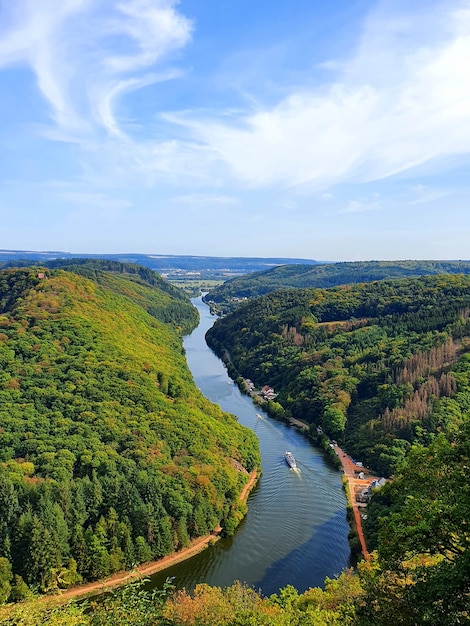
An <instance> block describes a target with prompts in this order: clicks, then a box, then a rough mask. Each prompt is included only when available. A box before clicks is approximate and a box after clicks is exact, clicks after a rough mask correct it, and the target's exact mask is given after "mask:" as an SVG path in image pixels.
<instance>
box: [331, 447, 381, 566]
mask: <svg viewBox="0 0 470 626" xmlns="http://www.w3.org/2000/svg"><path fill="white" fill-rule="evenodd" d="M334 451H335V452H336V454H337V456H338V458H339V460H340V461H341V465H342V467H343V471H344V476H345V479H346V494H347V497H348V504H349V506H350V507H351V510H352V513H353V517H354V522H355V527H356V533H357V537H358V539H359V542H360V544H361V551H362V554H363V556H364V559H365V560H366V561H368V560H369V559H370V554H369V551H368V549H367V544H366V539H365V537H364V531H363V530H362V519H361V511H360V510H359V506H358V503H357V501H356V487H361V488H365V487H367V486H368V485H369V484H370V483H371V481H372V480H374V479H375V478H377V477H376V476H372V475H370V474H369V473H368V475H367V478H365V477H364V478H358V477H357V476H356V474H357V473H358V467H357V465H355V464H354V462H353V461H352V460H351V459H350V457H349V456H348V455H347V454H346V452H344V450H342V449H341V448H340V447H339V446H334ZM360 473H361V474H364V472H360Z"/></svg>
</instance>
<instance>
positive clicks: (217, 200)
mask: <svg viewBox="0 0 470 626" xmlns="http://www.w3.org/2000/svg"><path fill="white" fill-rule="evenodd" d="M171 202H172V203H173V204H178V205H182V206H188V207H195V208H202V207H236V206H238V205H239V204H240V201H239V200H238V198H234V197H233V196H226V195H223V194H211V193H190V194H183V195H180V196H174V197H173V198H171Z"/></svg>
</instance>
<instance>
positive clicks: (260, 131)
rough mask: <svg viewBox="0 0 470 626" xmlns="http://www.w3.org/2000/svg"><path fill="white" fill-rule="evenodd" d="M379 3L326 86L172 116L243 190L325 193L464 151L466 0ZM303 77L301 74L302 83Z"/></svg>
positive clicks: (467, 133) (468, 110) (469, 54)
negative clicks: (232, 113) (240, 107)
mask: <svg viewBox="0 0 470 626" xmlns="http://www.w3.org/2000/svg"><path fill="white" fill-rule="evenodd" d="M394 10H396V7H395V6H394V4H393V3H386V4H385V3H384V4H383V5H381V7H380V8H379V9H378V10H377V11H376V12H375V13H374V14H373V15H372V16H371V17H370V18H369V20H368V22H367V24H366V25H365V30H364V33H363V37H362V42H361V45H360V46H359V48H358V50H357V52H356V53H355V55H353V57H352V58H351V59H350V60H349V61H348V62H343V63H342V64H341V65H340V66H338V68H339V67H341V68H343V69H342V71H341V72H340V74H339V76H338V78H337V80H336V81H335V82H334V83H333V84H330V85H329V86H325V85H321V86H319V87H318V88H317V87H316V86H315V85H311V86H310V88H309V87H307V86H306V87H304V88H303V89H297V90H296V91H295V92H293V93H292V94H291V95H290V96H289V97H287V98H285V99H283V100H282V101H280V102H279V103H278V104H277V105H276V106H274V107H270V108H262V107H259V108H258V109H257V110H255V111H252V112H246V113H245V115H243V116H239V117H238V118H237V119H236V120H235V123H233V121H232V120H231V119H228V120H223V119H222V120H221V119H211V118H208V117H207V116H204V118H202V119H197V118H195V117H194V116H192V117H189V116H187V115H185V116H180V117H179V118H178V117H174V118H173V120H174V121H178V122H179V123H180V124H183V125H185V126H186V127H187V128H188V129H190V130H191V132H192V133H193V136H194V137H195V138H197V139H199V140H200V141H202V142H203V143H204V144H206V145H207V146H209V147H210V148H212V149H213V151H214V152H215V153H216V154H217V155H218V157H219V158H220V159H221V160H222V161H223V162H224V163H225V164H226V165H227V167H228V169H229V171H230V172H231V173H232V174H233V175H234V176H235V177H236V178H238V179H240V180H242V181H243V182H244V183H246V184H248V185H251V186H268V185H284V186H292V185H302V184H310V185H312V186H313V187H327V186H329V185H332V184H335V183H337V182H342V181H353V182H364V181H371V180H377V179H382V178H386V177H390V176H392V175H394V174H396V173H398V172H401V171H405V170H408V169H411V168H413V167H415V166H416V165H419V164H422V163H425V162H429V161H432V160H435V159H438V158H439V157H445V156H447V155H450V154H453V155H459V154H460V155H461V154H464V153H468V152H470V64H469V63H468V61H467V60H468V59H469V58H470V3H469V2H468V0H465V1H462V2H454V3H452V4H451V3H449V2H442V3H433V6H432V10H431V8H430V7H429V10H428V7H426V11H424V10H423V6H422V7H421V10H420V11H418V10H414V9H413V6H408V7H406V8H405V9H403V11H402V13H401V14H394V13H393V11H394ZM308 82H309V77H308V76H306V77H305V84H306V85H308Z"/></svg>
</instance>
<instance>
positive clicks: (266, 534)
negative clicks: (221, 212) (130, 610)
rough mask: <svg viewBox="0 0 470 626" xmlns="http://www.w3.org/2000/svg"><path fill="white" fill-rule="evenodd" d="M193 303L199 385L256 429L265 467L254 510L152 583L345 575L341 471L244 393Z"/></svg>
mask: <svg viewBox="0 0 470 626" xmlns="http://www.w3.org/2000/svg"><path fill="white" fill-rule="evenodd" d="M193 304H194V305H195V306H196V307H197V308H198V310H199V313H200V316H201V322H200V324H199V326H198V327H197V328H196V330H194V332H193V333H192V334H191V335H189V336H187V337H186V338H185V340H184V347H185V349H186V357H187V360H188V364H189V367H190V369H191V371H192V373H193V376H194V379H195V382H196V385H197V386H198V387H199V388H200V389H201V391H202V392H203V394H204V395H205V396H206V397H207V398H209V399H210V400H212V401H213V402H216V403H217V404H219V405H220V406H221V407H222V409H223V410H224V411H228V412H229V413H234V414H235V415H236V416H237V417H238V420H239V421H240V423H241V424H243V425H244V426H248V427H249V428H251V429H252V430H254V432H255V433H256V435H257V436H258V439H259V444H260V450H261V458H262V472H263V473H262V476H261V478H260V480H259V482H258V485H257V487H256V488H255V489H254V491H253V492H252V493H251V495H250V497H249V499H248V515H247V516H246V518H245V520H243V522H242V523H241V525H240V526H239V528H238V529H237V531H236V533H235V536H234V537H231V538H229V539H223V540H221V541H218V542H217V543H216V544H214V545H213V546H211V547H210V548H208V549H207V550H204V551H203V552H201V553H200V554H198V555H196V556H194V557H193V558H191V559H188V560H187V561H184V562H183V563H179V564H178V565H175V566H173V567H171V568H169V569H167V570H165V571H164V572H159V573H158V574H155V575H154V576H153V577H152V583H151V584H152V586H154V587H157V586H158V587H159V586H161V585H162V584H163V581H164V580H165V579H166V578H167V577H168V576H174V577H175V580H174V583H175V584H176V586H177V587H186V588H187V589H189V590H192V589H194V587H195V585H196V584H198V583H201V582H205V583H208V584H209V585H217V586H221V587H225V586H227V585H231V584H232V583H233V582H234V581H235V580H240V581H242V582H246V583H248V584H249V585H252V586H254V587H255V588H256V589H260V590H261V591H262V593H263V594H265V595H269V594H271V593H275V592H277V590H278V589H279V588H280V587H285V586H286V585H288V584H291V585H293V586H294V587H296V588H297V589H298V590H299V591H304V590H305V589H308V588H309V587H314V586H322V585H323V582H324V579H325V577H326V576H329V577H333V576H335V575H336V574H339V573H340V572H341V570H342V569H344V568H345V567H347V566H348V564H349V555H350V551H349V546H348V541H347V536H348V525H347V522H346V500H345V496H344V492H343V490H342V487H341V476H340V474H339V472H337V471H336V470H334V469H332V468H331V467H330V466H329V465H327V463H326V462H325V460H324V458H323V457H322V455H321V453H320V452H318V451H317V450H316V449H315V448H312V446H311V445H310V444H309V443H308V441H307V440H306V438H305V437H303V436H302V435H301V434H299V433H298V432H297V431H296V430H294V429H293V428H290V427H289V426H286V425H285V424H283V423H280V422H276V421H274V420H271V419H270V418H268V417H267V415H266V414H265V413H264V412H263V411H262V410H260V408H259V407H255V405H254V404H253V403H252V402H251V400H250V399H249V398H248V397H247V396H245V395H243V394H241V393H240V391H239V390H238V387H237V386H236V385H235V384H234V383H233V381H231V379H230V378H229V377H228V375H227V371H226V369H225V367H224V365H223V363H222V362H221V361H220V359H218V358H217V357H216V356H215V354H214V353H213V352H212V351H211V350H210V349H209V348H208V347H207V345H206V342H205V339H204V336H205V334H206V332H207V330H208V329H209V328H210V327H211V326H212V324H213V323H214V321H215V318H214V316H212V315H210V313H209V308H208V307H207V305H205V304H204V303H203V302H202V299H201V298H195V299H194V300H193ZM257 414H258V415H260V416H261V417H258V416H257ZM286 450H290V451H291V452H292V453H293V454H294V456H295V459H296V461H297V465H298V470H292V469H289V467H288V466H287V464H286V462H285V461H284V458H283V455H284V452H285V451H286Z"/></svg>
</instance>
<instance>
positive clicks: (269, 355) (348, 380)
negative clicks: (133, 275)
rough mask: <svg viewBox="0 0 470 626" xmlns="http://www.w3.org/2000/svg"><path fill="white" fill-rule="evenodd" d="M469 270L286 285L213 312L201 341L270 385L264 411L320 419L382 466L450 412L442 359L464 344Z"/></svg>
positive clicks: (452, 358) (453, 384)
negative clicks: (442, 402)
mask: <svg viewBox="0 0 470 626" xmlns="http://www.w3.org/2000/svg"><path fill="white" fill-rule="evenodd" d="M469 316H470V276H463V275H453V276H452V275H439V276H427V277H421V278H407V279H401V280H392V281H379V282H375V283H364V284H358V285H348V286H342V287H334V288H331V289H286V290H280V291H276V292H273V293H271V294H268V295H266V296H262V297H260V298H256V299H254V300H252V301H249V302H248V303H247V304H246V305H245V306H243V307H240V308H239V309H237V310H236V311H235V312H234V313H232V314H230V315H228V316H227V317H225V318H222V319H219V320H218V321H217V322H216V324H215V325H214V326H213V328H212V329H211V330H209V332H208V334H207V340H208V343H209V345H210V346H211V347H212V348H213V349H214V350H215V351H216V352H217V353H218V354H219V355H220V356H221V357H222V358H226V359H227V358H228V355H229V358H230V361H229V364H228V365H229V368H230V371H231V374H232V376H234V377H236V376H238V375H241V376H243V377H246V378H250V379H252V380H253V381H254V382H255V384H256V385H257V386H262V385H265V384H267V385H270V386H271V387H274V389H275V391H276V392H277V393H278V394H279V395H278V397H277V399H276V402H273V403H270V404H271V407H270V408H271V411H272V412H273V413H277V414H281V415H282V414H283V412H285V413H286V414H287V415H292V416H294V417H296V418H300V419H303V420H307V421H308V422H310V423H312V424H313V425H315V426H321V427H322V428H323V429H324V430H325V431H326V432H327V433H328V434H329V435H330V436H332V437H334V438H337V439H341V441H344V440H346V442H347V444H348V446H349V449H350V451H351V452H352V453H353V454H355V455H358V458H361V460H363V461H364V462H365V463H367V464H370V465H372V466H373V467H374V468H375V469H376V470H377V471H378V472H380V473H381V474H382V475H389V474H391V473H392V472H393V471H395V469H396V467H397V466H398V464H399V463H400V462H401V460H402V459H403V458H404V456H405V454H406V452H407V451H408V450H409V448H410V446H411V444H412V443H413V442H416V441H419V440H426V437H428V435H429V433H433V432H436V431H437V430H439V429H440V428H442V427H443V425H444V424H445V423H446V422H449V423H450V422H452V419H453V413H452V412H448V413H446V412H445V411H444V412H442V414H441V415H440V416H439V418H436V417H435V416H434V417H433V418H431V417H430V415H431V409H432V406H433V402H434V400H435V399H436V398H438V397H440V396H452V395H453V394H454V393H455V392H456V389H457V377H456V376H455V375H454V374H451V373H448V371H447V369H448V367H450V366H451V365H452V364H454V363H455V362H456V361H457V359H458V358H459V356H460V355H461V354H462V353H463V352H465V351H466V350H467V349H468V335H469V334H470V321H469Z"/></svg>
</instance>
